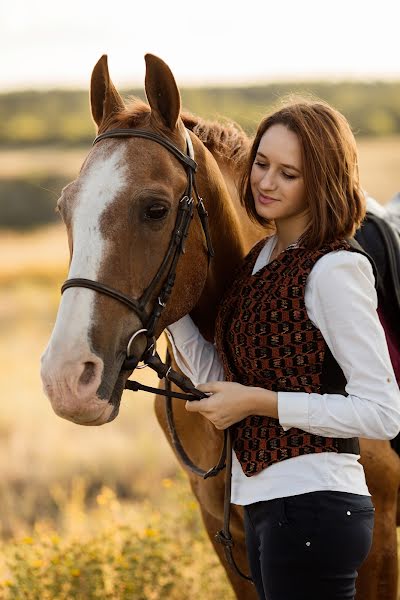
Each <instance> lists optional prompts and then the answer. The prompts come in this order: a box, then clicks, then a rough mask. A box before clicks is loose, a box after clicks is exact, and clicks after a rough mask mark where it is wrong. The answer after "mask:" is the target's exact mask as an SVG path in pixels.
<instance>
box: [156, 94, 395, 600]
mask: <svg viewBox="0 0 400 600" xmlns="http://www.w3.org/2000/svg"><path fill="white" fill-rule="evenodd" d="M241 191H242V202H243V204H244V206H245V207H246V209H247V211H248V214H249V215H250V217H252V218H253V219H254V220H256V221H258V222H260V223H263V224H265V225H267V224H273V225H274V227H275V234H274V235H272V236H269V237H267V238H266V239H265V240H262V241H261V242H260V243H258V244H257V245H256V246H255V247H254V248H253V249H252V251H251V252H250V253H249V255H248V256H247V257H246V258H245V260H244V263H243V265H242V266H241V268H240V269H239V271H238V273H237V277H236V279H235V281H234V283H233V285H232V287H231V289H230V290H228V291H227V293H226V295H225V297H224V299H223V301H222V303H221V305H220V308H219V315H218V319H217V323H216V345H215V346H214V345H212V344H210V343H208V342H206V341H205V340H204V339H203V338H202V336H201V335H200V333H199V331H198V330H197V328H196V326H195V325H194V323H193V321H192V320H191V319H190V317H189V316H187V317H184V318H183V319H181V320H180V321H178V322H177V323H175V324H173V325H171V326H170V327H169V332H168V335H169V338H170V339H171V342H172V344H173V347H174V353H175V356H176V359H177V362H178V364H179V366H180V367H181V369H182V371H184V372H185V373H186V374H187V375H188V376H189V377H191V378H192V380H193V381H194V382H195V383H196V384H198V383H201V385H198V387H199V389H201V390H202V391H204V392H208V393H209V397H207V398H205V399H203V400H200V401H199V402H191V403H188V404H187V410H188V411H193V412H199V413H201V414H202V415H204V417H206V418H207V419H209V420H210V421H211V422H212V423H213V424H214V425H215V427H217V428H218V429H224V428H226V427H230V426H232V435H233V447H234V452H233V473H232V502H234V503H236V504H240V505H243V506H244V508H245V529H246V544H247V549H248V557H249V563H250V568H251V573H252V577H253V579H254V582H255V585H256V587H257V591H258V595H259V598H260V599H267V600H292V599H293V600H303V599H304V600H329V599H337V600H339V599H340V600H344V599H352V598H354V595H355V580H356V577H357V569H358V568H359V566H360V565H361V563H362V562H363V561H364V559H365V558H366V556H367V554H368V552H369V549H370V545H371V539H372V531H373V522H374V508H373V505H372V502H371V498H370V494H369V492H368V488H367V486H366V482H365V476H364V471H363V467H362V466H361V464H360V463H359V462H358V461H359V458H360V456H359V444H358V437H365V438H374V439H390V438H393V437H395V436H396V434H397V433H398V430H399V428H400V394H399V389H398V387H397V384H396V381H395V377H394V373H393V369H392V366H391V363H390V358H389V354H388V349H387V345H386V340H385V335H384V331H383V329H382V327H381V325H380V322H379V319H378V316H377V311H376V308H377V299H376V292H375V287H374V276H373V270H372V267H371V264H370V261H369V260H368V258H367V257H366V256H364V255H363V254H362V253H359V252H358V251H356V249H355V248H353V246H352V245H351V243H349V242H348V241H347V240H348V239H349V238H351V237H352V236H353V234H354V232H355V230H356V228H357V227H358V226H359V225H360V223H361V221H362V218H363V216H364V211H365V201H364V198H363V194H362V192H361V189H360V187H359V181H358V168H357V152H356V145H355V140H354V137H353V135H352V133H351V130H350V127H349V125H348V123H347V121H346V120H345V118H344V117H343V116H342V115H341V114H340V113H338V112H337V111H336V110H334V109H333V108H331V107H330V106H328V105H326V104H325V103H323V102H308V101H300V102H297V103H292V104H287V105H286V106H284V107H283V108H281V109H280V110H278V111H277V112H275V113H274V114H272V115H271V116H269V117H267V118H265V119H264V120H263V121H262V122H261V124H260V126H259V128H258V131H257V134H256V137H255V139H254V143H253V145H252V148H251V151H250V156H249V159H248V164H247V169H246V172H245V174H244V176H243V180H242V190H241Z"/></svg>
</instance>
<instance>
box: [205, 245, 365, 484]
mask: <svg viewBox="0 0 400 600" xmlns="http://www.w3.org/2000/svg"><path fill="white" fill-rule="evenodd" d="M264 244H265V240H262V241H261V242H259V243H258V244H257V245H256V246H255V247H254V248H253V249H252V250H251V251H250V253H249V254H248V255H247V257H246V258H245V260H244V262H243V264H242V266H241V268H240V269H239V271H238V273H237V276H236V279H235V280H234V283H233V285H232V286H231V288H230V289H229V290H228V292H227V294H226V295H225V297H224V299H223V300H222V303H221V305H220V308H219V313H218V317H217V322H216V345H217V351H218V353H219V355H220V357H221V358H222V361H223V365H224V371H225V377H226V380H227V381H237V382H238V383H241V384H243V385H249V386H257V387H262V388H266V389H270V390H273V391H277V392H278V391H285V392H307V393H312V392H314V393H322V394H323V393H341V394H345V391H344V389H345V385H346V380H345V378H344V375H343V372H342V371H341V369H340V367H339V365H338V364H337V363H336V361H335V360H334V358H333V356H332V354H331V353H330V351H329V348H328V347H327V345H326V343H325V341H324V339H323V337H322V334H321V332H320V331H319V329H317V328H316V327H315V326H314V325H313V323H312V322H311V321H310V319H309V318H308V315H307V311H306V306H305V301H304V293H305V286H306V281H307V277H308V275H309V274H310V271H311V269H312V268H313V266H314V265H315V263H316V262H317V261H318V259H319V258H321V257H322V256H324V255H325V254H327V253H328V252H331V251H333V250H351V249H352V248H351V246H350V245H349V244H348V243H347V242H346V241H339V242H334V243H332V244H329V245H326V246H324V247H323V248H320V249H318V250H314V251H310V250H306V249H305V248H302V247H296V246H290V247H289V248H287V249H286V250H285V251H284V252H283V253H282V254H280V255H279V257H278V258H277V259H275V260H273V261H272V262H270V263H269V264H267V265H265V266H264V267H263V268H262V269H260V270H259V271H257V272H256V273H255V274H254V275H252V271H253V268H254V264H255V261H256V259H257V257H258V255H259V253H260V251H261V248H262V247H263V246H264ZM232 435H233V448H234V450H235V452H236V455H237V457H238V460H239V462H240V464H241V466H242V469H243V471H244V473H245V475H247V476H251V475H255V474H256V473H258V472H259V471H261V470H262V469H265V468H266V467H268V466H269V465H271V464H273V463H275V462H278V461H281V460H285V459H287V458H292V457H295V456H299V455H302V454H310V453H315V452H351V453H355V454H357V453H358V452H359V446H358V440H357V438H352V439H351V440H339V439H334V438H326V437H322V436H319V435H313V434H310V433H307V432H305V431H302V430H300V429H297V428H291V429H289V430H287V431H284V430H283V428H282V427H281V425H280V424H279V421H278V420H277V419H273V418H270V417H263V416H256V415H253V416H249V417H247V418H246V419H244V420H243V421H240V422H239V423H236V424H235V425H234V426H233V427H232Z"/></svg>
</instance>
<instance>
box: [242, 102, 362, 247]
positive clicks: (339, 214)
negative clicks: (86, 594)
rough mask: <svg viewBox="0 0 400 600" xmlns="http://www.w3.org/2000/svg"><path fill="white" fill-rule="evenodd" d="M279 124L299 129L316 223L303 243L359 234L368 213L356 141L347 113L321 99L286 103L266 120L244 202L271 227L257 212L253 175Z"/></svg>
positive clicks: (318, 243)
mask: <svg viewBox="0 0 400 600" xmlns="http://www.w3.org/2000/svg"><path fill="white" fill-rule="evenodd" d="M277 124H280V125H284V126H285V127H287V128H288V129H289V130H290V131H292V132H293V133H295V134H296V135H297V137H298V139H299V142H300V146H301V155H302V173H303V179H304V186H305V194H306V199H307V202H308V206H309V211H310V223H309V225H308V227H307V229H306V231H305V232H304V233H303V235H302V236H301V239H300V244H301V245H302V246H304V247H306V248H320V247H321V246H323V245H324V244H327V243H330V242H333V241H335V240H339V239H345V238H348V237H351V236H352V235H354V232H355V230H356V229H357V228H358V227H359V226H360V223H361V221H362V219H363V218H364V215H365V198H364V194H363V192H362V190H361V188H360V184H359V173H358V156H357V147H356V142H355V139H354V136H353V133H352V131H351V129H350V126H349V123H348V122H347V120H346V118H345V117H344V116H343V115H342V114H341V113H340V112H338V111H337V110H335V109H334V108H332V107H331V106H329V104H327V103H325V102H323V101H320V100H318V101H314V100H305V99H301V100H297V101H290V102H286V103H285V105H284V106H283V107H282V108H280V109H279V110H277V111H275V112H274V113H272V114H271V115H269V116H267V117H266V118H265V119H263V120H262V121H261V123H260V125H259V127H258V129H257V133H256V136H255V138H254V141H253V144H252V147H251V150H250V154H249V157H248V160H247V162H246V165H245V170H244V172H243V175H242V178H241V182H240V196H241V202H242V204H243V206H244V207H245V208H246V210H247V212H248V214H249V216H250V218H252V219H253V220H254V221H257V222H258V223H261V224H262V225H265V226H266V225H270V224H271V223H270V222H269V221H267V220H266V219H263V218H262V217H260V216H259V215H258V214H257V212H256V209H255V205H254V198H253V194H252V192H251V186H250V174H251V170H252V167H253V163H254V160H255V157H256V153H257V150H258V147H259V144H260V141H261V138H262V136H263V135H264V133H265V132H266V131H267V129H269V128H270V127H272V126H273V125H277Z"/></svg>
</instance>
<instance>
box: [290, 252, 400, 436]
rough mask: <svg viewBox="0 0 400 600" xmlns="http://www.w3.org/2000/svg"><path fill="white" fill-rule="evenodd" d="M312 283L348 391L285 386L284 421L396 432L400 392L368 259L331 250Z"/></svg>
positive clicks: (316, 317) (315, 311)
mask: <svg viewBox="0 0 400 600" xmlns="http://www.w3.org/2000/svg"><path fill="white" fill-rule="evenodd" d="M307 288H308V289H307V292H306V305H307V310H308V314H309V317H310V319H311V320H312V321H313V323H314V324H315V325H316V326H317V327H318V328H319V329H320V331H321V333H322V335H323V337H324V339H325V341H326V343H327V345H328V346H329V348H330V350H331V352H332V354H333V356H334V358H335V359H336V361H337V362H338V364H339V365H340V367H341V369H342V371H343V373H344V375H345V378H346V381H347V385H346V392H347V394H348V396H343V395H339V394H323V395H322V394H303V393H290V392H288V393H284V392H280V393H279V394H278V412H279V420H280V423H281V425H282V426H283V427H284V428H285V429H288V428H289V427H300V428H301V429H304V430H305V431H308V432H310V433H315V434H318V435H323V436H326V437H329V436H333V437H353V436H360V437H366V438H372V439H391V438H393V437H395V436H396V435H397V433H398V431H399V429H400V392H399V388H398V386H397V383H396V379H395V375H394V373H393V368H392V365H391V362H390V357H389V352H388V348H387V343H386V338H385V333H384V331H383V328H382V326H381V324H380V322H379V318H378V315H377V312H376V306H377V297H376V292H375V288H374V277H373V274H372V268H371V265H370V263H369V261H368V259H367V258H365V257H364V256H362V255H360V254H356V253H353V252H346V251H340V252H335V253H331V254H328V255H326V256H324V257H323V258H321V259H320V260H319V261H318V263H317V264H316V266H315V267H314V269H313V270H312V272H311V273H310V276H309V280H308V282H307Z"/></svg>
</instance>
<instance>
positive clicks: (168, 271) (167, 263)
mask: <svg viewBox="0 0 400 600" xmlns="http://www.w3.org/2000/svg"><path fill="white" fill-rule="evenodd" d="M185 134H186V154H184V153H183V152H182V151H181V150H179V148H177V147H176V146H175V145H174V144H172V142H170V140H169V139H168V138H166V137H164V136H161V135H159V134H157V133H153V132H151V131H146V130H141V129H112V130H110V131H107V132H106V133H102V134H101V135H98V136H97V137H96V138H95V140H94V142H93V145H94V144H97V143H98V142H100V141H101V140H104V139H107V138H119V137H129V138H131V137H137V138H144V139H147V140H151V141H153V142H156V143H157V144H160V145H161V146H163V147H164V148H166V149H167V150H168V151H169V152H170V153H171V154H173V156H175V158H177V159H178V160H179V162H180V163H181V164H182V165H183V166H184V167H185V170H186V173H187V186H186V190H185V193H184V195H183V197H182V198H181V200H180V201H179V208H178V214H177V217H176V222H175V227H174V230H173V232H172V236H171V239H170V242H169V245H168V248H167V251H166V254H165V256H164V258H163V260H162V263H161V265H160V267H159V269H158V271H157V273H156V274H155V275H154V277H153V279H152V281H151V282H150V284H149V286H148V287H147V289H146V290H145V291H144V293H143V295H142V296H141V298H139V299H136V298H130V297H129V296H127V295H126V294H123V293H122V292H120V291H118V290H115V289H113V288H111V287H109V286H107V285H105V284H104V283H100V282H98V281H93V280H92V279H84V278H81V277H79V278H74V279H67V281H65V282H64V284H63V285H62V287H61V293H63V292H65V290H67V289H68V288H71V287H84V288H89V289H91V290H94V291H95V292H99V293H100V294H104V295H106V296H109V297H110V298H114V300H118V301H119V302H121V303H122V304H125V306H127V307H128V308H130V309H131V310H133V311H134V312H135V313H136V315H137V316H138V317H139V319H140V321H141V323H142V326H143V327H142V328H141V329H140V330H138V331H136V332H134V333H133V335H132V336H131V338H130V340H129V341H128V345H127V349H126V358H125V361H124V364H123V366H122V368H123V369H125V370H134V369H135V368H136V367H137V366H138V364H139V362H140V360H141V359H142V357H143V356H144V355H147V354H148V353H149V350H150V351H153V354H154V353H155V338H154V332H155V328H156V325H157V323H158V320H159V319H160V316H161V313H162V311H163V310H164V308H165V306H166V304H167V302H168V299H169V297H170V295H171V292H172V288H173V286H174V283H175V276H176V269H177V264H178V260H179V257H180V255H181V254H184V252H185V242H186V238H187V236H188V233H189V227H190V223H191V221H192V218H193V211H194V206H196V208H197V212H198V215H199V217H200V222H201V225H202V228H203V231H204V236H205V239H206V244H207V250H208V256H209V259H210V258H211V257H213V256H214V250H213V246H212V242H211V237H210V231H209V227H208V213H207V211H206V209H205V206H204V203H203V200H202V198H201V197H200V196H199V194H198V192H197V189H196V183H195V172H196V169H197V164H196V162H195V161H194V152H193V146H192V141H191V139H190V136H189V133H188V132H187V130H186V129H185ZM163 278H164V283H163V284H162V287H161V290H160V293H159V295H158V298H157V301H156V302H155V304H154V307H153V309H152V311H151V312H150V314H149V315H147V314H146V306H147V304H148V303H149V300H150V299H151V297H152V296H153V295H154V292H155V290H156V288H157V287H158V286H159V285H160V283H161V281H162V279H163ZM139 332H140V333H141V334H144V335H146V337H147V346H146V349H145V350H144V352H143V354H142V357H139V358H137V357H134V356H132V355H131V346H132V343H133V341H134V339H135V338H136V337H137V336H138V335H139Z"/></svg>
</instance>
